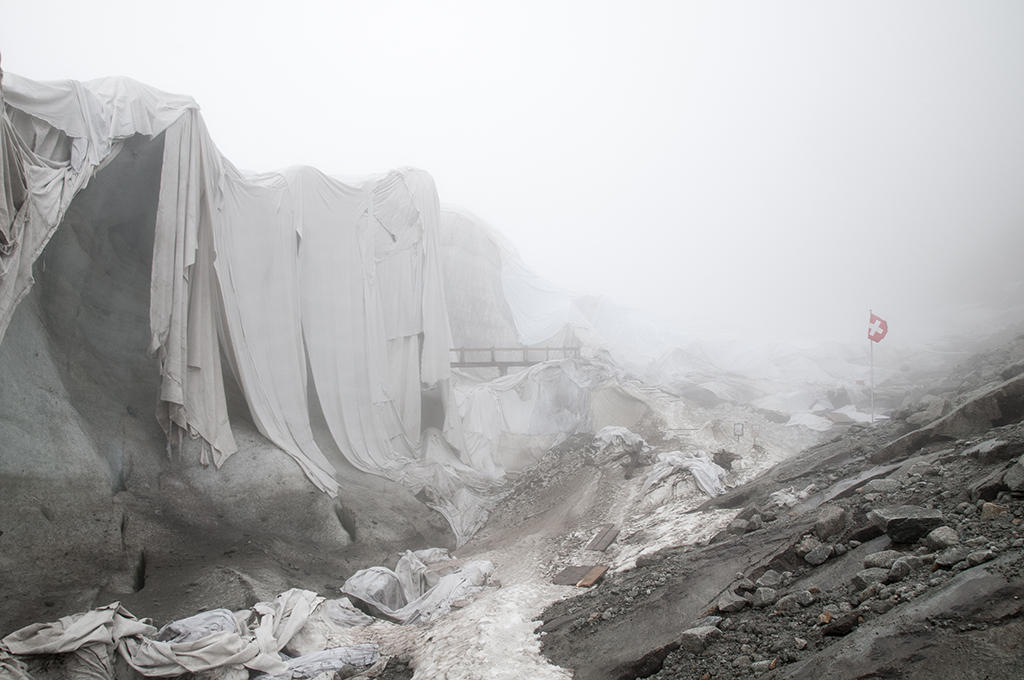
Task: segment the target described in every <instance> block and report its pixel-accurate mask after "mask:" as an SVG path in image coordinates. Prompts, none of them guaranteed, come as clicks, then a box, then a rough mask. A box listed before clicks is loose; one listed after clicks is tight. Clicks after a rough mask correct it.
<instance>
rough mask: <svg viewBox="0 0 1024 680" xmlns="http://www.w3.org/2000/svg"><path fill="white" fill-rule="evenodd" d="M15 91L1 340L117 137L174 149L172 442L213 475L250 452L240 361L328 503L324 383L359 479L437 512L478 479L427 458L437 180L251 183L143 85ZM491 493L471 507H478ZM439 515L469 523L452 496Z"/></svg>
mask: <svg viewBox="0 0 1024 680" xmlns="http://www.w3.org/2000/svg"><path fill="white" fill-rule="evenodd" d="M2 91H3V96H4V98H5V99H4V106H3V118H2V121H3V122H2V126H0V135H2V136H0V150H2V156H0V173H2V174H0V181H2V187H3V196H2V198H3V200H2V201H0V220H2V221H0V338H2V333H3V330H4V329H5V328H6V325H7V323H8V322H9V320H10V318H11V314H12V313H13V310H14V307H15V305H16V304H17V302H18V301H19V300H20V299H21V297H22V296H24V294H25V293H26V292H27V290H28V289H29V287H30V286H31V284H32V263H33V261H34V260H35V259H36V258H37V257H38V256H39V254H40V252H41V250H42V248H43V246H45V244H46V242H47V240H49V238H50V237H51V236H52V234H53V232H54V230H55V229H56V228H57V227H58V225H59V224H60V221H61V219H62V217H63V215H64V213H65V212H66V210H67V208H68V205H69V204H70V201H71V199H72V198H73V197H74V195H75V193H77V192H78V191H79V190H81V189H82V188H83V187H84V186H85V184H86V183H87V182H88V180H89V178H90V177H91V176H92V174H93V173H94V172H96V171H97V169H98V168H100V167H101V166H102V164H103V163H104V162H107V161H108V160H109V159H110V158H111V157H112V154H114V153H116V151H117V149H118V147H119V144H120V140H122V139H124V138H126V137H129V136H132V135H135V134H141V135H147V136H155V135H157V134H161V133H162V134H163V135H164V147H163V164H162V169H161V175H160V189H159V198H158V206H157V216H156V223H155V225H154V228H155V235H154V247H153V262H152V273H151V283H150V330H151V341H150V346H149V349H150V351H151V352H154V353H156V354H157V356H158V357H159V360H160V367H161V386H160V403H159V407H158V419H159V420H160V422H161V423H162V425H163V426H164V428H165V430H166V432H167V434H168V436H169V437H170V436H172V435H174V434H176V433H177V434H179V435H180V434H184V433H188V434H189V435H191V436H193V437H197V438H200V439H201V440H202V441H203V442H204V447H203V448H204V451H203V462H205V463H212V464H214V465H217V466H219V465H221V464H222V463H223V462H224V460H225V459H226V458H227V457H228V456H230V455H231V454H232V453H233V452H234V451H235V450H236V449H237V446H236V444H235V440H234V437H233V435H232V432H231V427H230V423H229V422H228V414H227V406H226V399H225V393H224V380H223V369H224V367H223V366H222V365H221V363H222V359H221V355H222V353H223V356H224V357H225V358H226V360H227V362H228V364H229V367H230V369H231V370H232V371H233V372H234V374H235V377H236V378H237V381H238V383H239V385H240V386H241V388H242V392H243V394H244V396H245V399H246V402H247V404H248V406H249V410H250V413H251V414H252V417H253V420H254V422H255V424H256V426H257V428H258V429H259V431H260V432H261V433H262V434H263V435H264V436H266V437H267V438H268V439H269V440H270V441H272V442H273V443H274V444H276V445H277V446H278V447H280V448H281V449H282V450H283V451H285V452H286V453H288V454H289V455H290V456H291V457H292V458H294V459H295V461H296V462H297V463H298V464H299V465H300V466H301V468H302V470H303V471H304V472H305V473H306V475H307V476H308V477H309V479H310V480H311V481H312V482H313V483H314V484H315V485H316V486H317V487H319V488H320V489H322V490H323V491H325V492H327V493H330V494H335V493H336V492H337V482H336V479H335V475H336V471H335V468H334V466H333V465H332V463H331V462H330V460H328V458H327V457H326V456H325V455H324V454H323V452H322V451H321V450H320V448H319V446H318V445H317V443H316V441H315V439H314V437H313V433H312V426H311V416H310V404H309V399H308V394H309V392H308V390H309V388H310V385H308V384H307V380H308V378H307V376H309V375H311V376H312V382H313V385H312V387H313V388H314V389H315V392H316V396H317V399H318V401H319V403H320V407H321V409H322V411H323V415H324V416H325V419H326V421H327V423H328V426H329V429H330V434H331V436H332V437H333V439H334V442H335V443H336V444H337V446H338V448H339V449H340V450H341V452H342V453H343V454H344V455H345V457H346V458H347V460H349V461H350V462H351V463H352V464H353V465H355V466H356V467H357V468H359V469H361V470H364V471H368V472H372V473H377V474H381V475H384V476H387V477H390V478H392V479H395V480H398V481H401V482H403V483H405V484H406V485H407V486H408V487H410V488H411V489H412V490H413V491H416V492H418V491H420V490H422V489H424V488H433V495H434V496H436V497H440V496H443V495H444V494H443V493H442V492H441V491H440V490H439V489H437V488H435V487H437V486H438V484H440V486H442V487H444V488H446V489H449V490H451V489H453V488H456V487H458V488H460V489H461V488H462V485H461V484H460V482H459V480H458V479H455V478H453V476H454V477H457V476H458V475H459V474H462V472H465V470H461V471H460V470H456V469H455V468H456V467H458V466H454V467H453V466H452V465H449V464H447V462H445V464H441V463H439V462H438V461H436V460H430V456H426V455H421V451H422V449H423V448H424V447H423V446H422V445H421V432H420V430H421V424H420V399H421V394H420V392H421V388H422V386H423V385H432V384H437V383H441V384H442V385H443V384H444V381H446V379H447V378H448V375H449V363H448V353H449V349H450V344H451V341H450V330H449V326H448V314H447V308H446V305H445V299H444V293H443V279H442V275H441V267H440V262H439V256H438V246H437V238H438V236H437V234H438V221H439V214H440V210H439V204H438V199H437V191H436V188H435V186H434V182H433V180H432V179H431V177H430V176H429V175H428V174H427V173H425V172H423V171H421V170H415V169H402V170H397V171H392V172H390V173H387V174H385V175H383V176H380V177H375V178H371V179H368V180H366V181H365V182H362V183H360V184H357V185H349V184H345V183H343V182H341V181H338V180H336V179H333V178H330V177H326V176H325V175H323V174H321V173H319V172H317V171H316V170H313V169H312V168H291V169H289V170H286V171H284V172H276V173H266V174H245V173H242V172H240V171H239V170H237V169H236V168H235V167H234V166H233V165H232V164H231V163H230V162H228V161H227V160H226V159H225V158H223V157H222V156H221V155H220V153H219V152H218V150H217V148H216V147H215V145H214V144H213V142H212V140H211V139H210V136H209V134H208V132H207V130H206V127H205V124H204V123H203V119H202V116H201V115H200V114H199V110H198V107H197V106H196V104H195V102H194V101H192V100H191V99H190V98H187V97H180V96H177V95H169V94H166V93H163V92H160V91H158V90H155V89H153V88H149V87H146V86H144V85H141V84H139V83H136V82H134V81H130V80H127V79H103V80H99V81H91V82H87V83H78V82H73V81H63V82H59V83H36V82H33V81H30V80H27V79H24V78H19V77H17V76H14V75H10V74H8V75H6V77H5V80H4V81H3V88H2ZM445 391H446V390H445V389H442V393H445ZM446 430H450V431H453V432H457V425H456V424H453V423H451V422H449V423H447V424H446ZM466 470H470V468H468V467H467V468H466ZM470 471H471V470H470ZM485 482H486V480H482V479H474V480H473V483H472V485H471V486H473V487H474V489H475V490H472V491H467V490H466V489H462V491H463V492H464V493H469V494H470V495H473V494H477V495H479V493H483V492H484V490H485V489H486V488H487V484H486V483H485ZM456 505H458V504H456ZM442 512H444V513H445V514H446V516H448V517H449V520H450V521H453V520H457V518H456V517H455V515H457V514H458V512H459V509H458V507H455V506H453V505H452V501H451V497H450V495H449V497H448V498H447V500H446V505H445V509H443V510H442ZM474 522H475V520H474ZM455 524H457V521H453V526H454V525H455ZM457 533H458V532H457ZM463 538H464V537H463Z"/></svg>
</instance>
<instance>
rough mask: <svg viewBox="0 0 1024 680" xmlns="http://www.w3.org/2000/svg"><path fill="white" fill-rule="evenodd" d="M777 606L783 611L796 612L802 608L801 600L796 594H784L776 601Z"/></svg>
mask: <svg viewBox="0 0 1024 680" xmlns="http://www.w3.org/2000/svg"><path fill="white" fill-rule="evenodd" d="M775 608H776V609H777V610H778V611H781V612H795V611H797V610H799V609H800V601H799V600H797V597H796V595H795V594H793V593H790V594H789V595H783V596H782V597H780V598H779V600H778V602H776V603H775Z"/></svg>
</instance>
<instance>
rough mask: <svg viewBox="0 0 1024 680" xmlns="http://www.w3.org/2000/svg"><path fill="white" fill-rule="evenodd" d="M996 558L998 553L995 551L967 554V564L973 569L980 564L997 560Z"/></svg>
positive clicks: (979, 551) (978, 551) (977, 551)
mask: <svg viewBox="0 0 1024 680" xmlns="http://www.w3.org/2000/svg"><path fill="white" fill-rule="evenodd" d="M995 557H996V553H995V551H993V550H975V551H974V552H972V553H967V563H968V564H970V565H971V566H972V567H976V566H978V565H979V564H984V563H985V562H988V561H989V560H993V559H995Z"/></svg>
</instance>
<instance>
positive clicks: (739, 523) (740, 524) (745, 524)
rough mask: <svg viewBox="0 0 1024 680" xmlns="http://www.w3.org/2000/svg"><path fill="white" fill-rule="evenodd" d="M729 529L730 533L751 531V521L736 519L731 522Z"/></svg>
mask: <svg viewBox="0 0 1024 680" xmlns="http://www.w3.org/2000/svg"><path fill="white" fill-rule="evenodd" d="M728 531H729V533H730V534H745V533H747V532H748V531H750V522H749V521H748V520H745V519H734V520H733V521H731V522H729V527H728Z"/></svg>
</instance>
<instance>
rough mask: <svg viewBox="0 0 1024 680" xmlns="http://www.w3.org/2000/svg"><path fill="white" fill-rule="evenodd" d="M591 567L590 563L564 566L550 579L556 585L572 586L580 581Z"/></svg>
mask: <svg viewBox="0 0 1024 680" xmlns="http://www.w3.org/2000/svg"><path fill="white" fill-rule="evenodd" d="M591 569H593V566H592V565H589V564H587V565H584V566H576V567H566V568H565V569H563V570H562V571H560V572H558V573H557V574H555V577H554V578H553V579H551V582H552V583H554V584H555V585H556V586H574V585H576V584H577V583H579V582H580V581H582V580H583V579H584V578H585V577H586V576H587V574H589V573H590V570H591Z"/></svg>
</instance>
